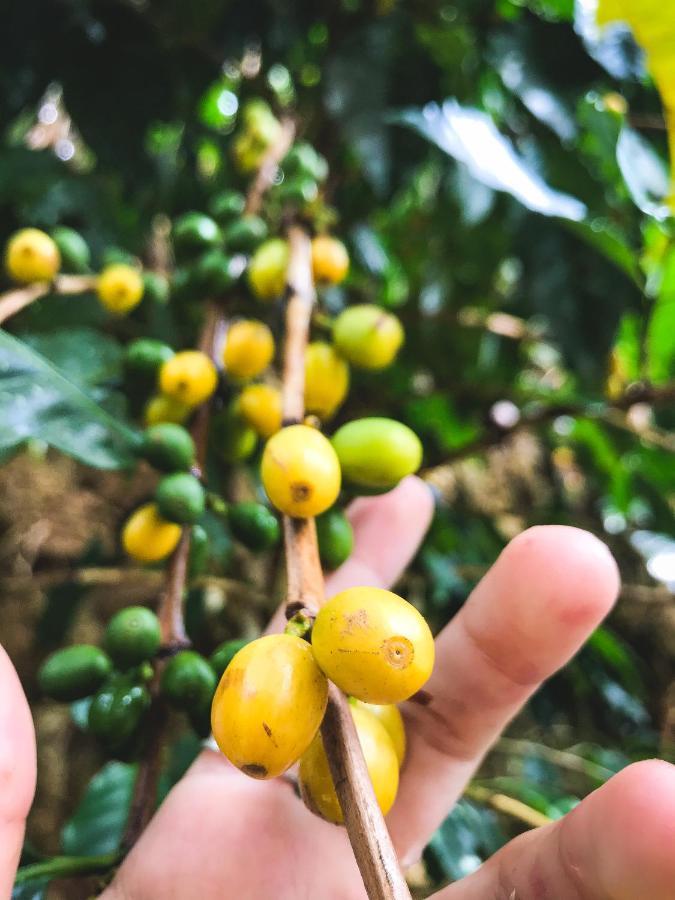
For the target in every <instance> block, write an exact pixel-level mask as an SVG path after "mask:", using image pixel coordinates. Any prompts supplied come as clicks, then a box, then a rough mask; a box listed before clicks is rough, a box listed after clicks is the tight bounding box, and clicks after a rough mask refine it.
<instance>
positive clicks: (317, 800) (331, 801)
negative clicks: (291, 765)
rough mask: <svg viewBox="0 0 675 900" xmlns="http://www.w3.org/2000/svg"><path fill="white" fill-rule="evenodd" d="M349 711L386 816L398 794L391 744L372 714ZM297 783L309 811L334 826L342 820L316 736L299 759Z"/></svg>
mask: <svg viewBox="0 0 675 900" xmlns="http://www.w3.org/2000/svg"><path fill="white" fill-rule="evenodd" d="M351 712H352V716H353V718H354V724H355V725H356V733H357V735H358V738H359V743H360V744H361V749H362V750H363V756H364V759H365V761H366V767H367V769H368V774H369V775H370V780H371V782H372V784H373V790H374V791H375V798H376V799H377V803H378V806H379V807H380V809H381V810H382V813H383V815H386V814H387V813H388V812H389V810H390V809H391V807H392V806H393V804H394V800H395V799H396V792H397V791H398V759H397V757H396V751H395V749H394V745H393V744H392V741H391V738H390V737H389V735H388V734H387V730H386V728H385V727H384V725H382V723H381V722H380V721H378V719H377V718H376V717H375V716H374V715H372V713H370V712H368V711H367V710H366V709H363V708H359V707H351ZM299 783H300V792H301V794H302V799H303V800H304V801H305V805H306V806H307V807H308V808H309V809H311V810H312V812H314V813H316V814H317V815H319V816H321V818H323V819H327V820H328V821H329V822H333V823H335V824H336V825H340V824H341V823H342V822H343V821H344V818H343V815H342V809H341V807H340V801H339V800H338V797H337V794H336V793H335V788H334V786H333V779H332V777H331V773H330V768H329V766H328V759H327V758H326V751H325V750H324V747H323V741H322V740H321V735H320V734H317V735H316V737H315V738H314V740H313V741H312V743H311V744H310V746H309V749H308V750H307V752H306V753H305V754H304V755H303V757H302V759H301V760H300V772H299Z"/></svg>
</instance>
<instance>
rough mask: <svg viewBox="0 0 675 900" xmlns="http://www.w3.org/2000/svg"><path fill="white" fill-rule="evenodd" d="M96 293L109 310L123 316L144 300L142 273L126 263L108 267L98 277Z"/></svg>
mask: <svg viewBox="0 0 675 900" xmlns="http://www.w3.org/2000/svg"><path fill="white" fill-rule="evenodd" d="M96 293H97V294H98V299H99V300H100V301H101V303H102V304H103V306H105V308H106V309H107V310H109V311H110V312H111V313H114V314H115V315H117V316H123V315H125V313H128V312H130V311H131V310H132V309H133V308H134V307H135V306H138V304H139V303H140V302H141V300H142V299H143V279H142V277H141V273H140V272H139V271H138V269H134V267H133V266H128V265H126V264H125V263H114V264H113V265H111V266H106V267H105V269H104V270H103V271H102V272H101V274H100V275H99V277H98V282H97V284H96Z"/></svg>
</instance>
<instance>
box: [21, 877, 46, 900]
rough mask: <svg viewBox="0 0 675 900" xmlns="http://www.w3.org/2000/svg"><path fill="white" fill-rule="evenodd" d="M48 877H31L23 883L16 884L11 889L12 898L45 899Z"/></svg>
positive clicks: (23, 899) (22, 899)
mask: <svg viewBox="0 0 675 900" xmlns="http://www.w3.org/2000/svg"><path fill="white" fill-rule="evenodd" d="M48 884H49V879H48V878H31V880H30V881H26V882H24V884H17V885H15V886H14V889H13V891H12V900H45V898H46V897H47V885H48Z"/></svg>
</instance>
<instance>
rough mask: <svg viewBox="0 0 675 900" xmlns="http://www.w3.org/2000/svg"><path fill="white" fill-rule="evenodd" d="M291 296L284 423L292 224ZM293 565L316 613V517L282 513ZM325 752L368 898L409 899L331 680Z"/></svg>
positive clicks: (299, 304)
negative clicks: (299, 516)
mask: <svg viewBox="0 0 675 900" xmlns="http://www.w3.org/2000/svg"><path fill="white" fill-rule="evenodd" d="M288 241H289V244H290V258H289V269H288V287H289V299H288V305H287V309H286V340H285V346H284V379H283V388H282V405H283V415H284V422H286V423H287V424H288V423H292V422H301V421H302V419H303V415H304V393H305V348H306V346H307V339H308V336H309V327H310V322H311V317H312V308H313V306H314V301H315V292H314V285H313V283H312V268H311V244H310V239H309V235H308V234H307V232H306V231H305V230H304V229H303V228H301V227H300V226H299V225H291V227H290V228H289V230H288ZM284 542H285V548H286V566H287V570H288V601H287V610H288V611H295V609H297V608H298V606H300V607H304V608H306V609H307V610H308V611H310V612H316V611H317V610H318V609H319V607H320V606H321V603H322V602H323V599H324V596H323V575H322V572H321V564H320V562H319V552H318V546H317V540H316V529H315V527H314V520H313V519H291V518H289V517H288V516H284ZM321 736H322V738H323V743H324V747H325V750H326V756H327V757H328V763H329V766H330V770H331V774H332V777H333V783H334V784H335V790H336V792H337V795H338V798H339V800H340V806H341V807H342V811H343V814H344V818H345V825H346V827H347V833H348V835H349V840H350V842H351V845H352V849H353V851H354V856H355V857H356V862H357V864H358V866H359V869H360V871H361V877H362V878H363V882H364V885H365V888H366V891H367V893H368V897H369V898H370V900H404V898H407V900H409V898H410V892H409V890H408V886H407V884H406V882H405V878H404V877H403V873H402V872H401V868H400V866H399V863H398V860H397V859H396V853H395V852H394V848H393V845H392V843H391V838H390V837H389V833H388V831H387V827H386V825H385V823H384V819H383V818H382V813H381V812H380V809H379V807H378V805H377V800H376V799H375V794H374V792H373V786H372V784H371V781H370V777H369V775H368V770H367V768H366V764H365V761H364V758H363V753H362V751H361V745H360V743H359V740H358V737H357V735H356V729H355V727H354V721H353V719H352V716H351V713H350V711H349V705H348V703H347V698H346V697H345V695H344V694H343V693H342V691H340V690H339V689H338V688H337V687H336V686H335V685H334V684H331V685H330V689H329V695H328V707H327V709H326V715H325V717H324V721H323V724H322V726H321Z"/></svg>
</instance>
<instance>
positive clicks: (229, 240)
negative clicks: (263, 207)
mask: <svg viewBox="0 0 675 900" xmlns="http://www.w3.org/2000/svg"><path fill="white" fill-rule="evenodd" d="M267 233H268V228H267V224H266V223H265V221H264V220H263V219H261V218H260V216H243V217H242V218H241V219H237V220H236V221H235V222H232V224H231V225H228V226H227V228H226V229H225V246H226V247H227V249H228V250H231V251H233V252H238V253H251V252H252V251H253V250H255V248H256V247H257V246H258V244H260V243H262V241H264V240H265V238H266V237H267Z"/></svg>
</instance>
